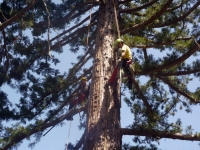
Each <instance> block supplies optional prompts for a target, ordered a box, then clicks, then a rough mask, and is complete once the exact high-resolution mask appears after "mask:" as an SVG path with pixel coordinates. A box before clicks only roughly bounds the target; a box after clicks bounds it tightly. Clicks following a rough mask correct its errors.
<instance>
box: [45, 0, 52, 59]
mask: <svg viewBox="0 0 200 150" xmlns="http://www.w3.org/2000/svg"><path fill="white" fill-rule="evenodd" d="M43 4H44V6H45V9H46V12H47V17H48V18H47V19H48V55H49V57H50V58H52V56H51V53H50V51H51V42H50V24H51V23H50V14H49V10H48V8H47V4H46V1H45V0H43Z"/></svg>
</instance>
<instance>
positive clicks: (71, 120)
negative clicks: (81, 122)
mask: <svg viewBox="0 0 200 150" xmlns="http://www.w3.org/2000/svg"><path fill="white" fill-rule="evenodd" d="M71 124H72V120H71V121H70V125H69V133H68V139H67V144H66V150H67V149H68V144H69V136H70V130H71Z"/></svg>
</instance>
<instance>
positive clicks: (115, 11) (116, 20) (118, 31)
mask: <svg viewBox="0 0 200 150" xmlns="http://www.w3.org/2000/svg"><path fill="white" fill-rule="evenodd" d="M113 5H114V14H115V22H116V26H117V35H118V38H120V30H119V23H118V19H117V8H116V5H115V0H113Z"/></svg>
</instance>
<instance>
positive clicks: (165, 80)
mask: <svg viewBox="0 0 200 150" xmlns="http://www.w3.org/2000/svg"><path fill="white" fill-rule="evenodd" d="M155 76H156V77H157V78H159V79H160V80H162V81H163V82H164V83H165V84H167V85H168V86H169V87H170V88H172V89H173V90H175V91H176V92H177V93H179V94H181V95H183V96H184V97H186V98H188V99H189V100H190V101H191V102H193V103H196V104H197V103H199V102H200V101H197V100H195V99H193V98H192V97H191V96H190V95H188V94H187V93H185V92H183V91H181V90H179V88H178V87H175V86H174V85H173V84H172V83H171V82H170V81H169V80H168V79H167V78H165V77H162V76H159V75H155Z"/></svg>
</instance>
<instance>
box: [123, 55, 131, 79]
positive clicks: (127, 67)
mask: <svg viewBox="0 0 200 150" xmlns="http://www.w3.org/2000/svg"><path fill="white" fill-rule="evenodd" d="M127 61H129V59H122V60H121V62H122V68H123V71H124V73H125V74H127V75H128V76H131V68H130V64H128V63H127Z"/></svg>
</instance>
